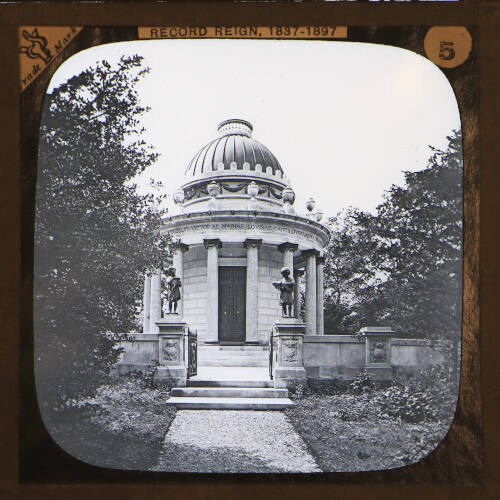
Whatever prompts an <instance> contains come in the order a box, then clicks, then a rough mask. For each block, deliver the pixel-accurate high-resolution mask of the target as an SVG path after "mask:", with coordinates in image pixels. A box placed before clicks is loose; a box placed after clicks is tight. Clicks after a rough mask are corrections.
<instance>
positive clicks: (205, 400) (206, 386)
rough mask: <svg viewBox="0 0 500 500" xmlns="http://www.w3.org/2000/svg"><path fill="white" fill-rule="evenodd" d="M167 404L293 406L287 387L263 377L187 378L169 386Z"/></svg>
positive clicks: (197, 407)
mask: <svg viewBox="0 0 500 500" xmlns="http://www.w3.org/2000/svg"><path fill="white" fill-rule="evenodd" d="M167 404H170V405H174V406H175V407H176V408H178V409H182V410H284V409H285V408H288V407H289V406H293V403H292V401H291V400H290V398H289V397H288V390H287V389H274V387H273V382H272V381H270V380H269V381H263V380H256V381H252V380H235V381H228V380H222V381H218V380H199V381H195V380H188V386H187V387H176V388H174V389H172V396H171V397H170V399H169V400H167Z"/></svg>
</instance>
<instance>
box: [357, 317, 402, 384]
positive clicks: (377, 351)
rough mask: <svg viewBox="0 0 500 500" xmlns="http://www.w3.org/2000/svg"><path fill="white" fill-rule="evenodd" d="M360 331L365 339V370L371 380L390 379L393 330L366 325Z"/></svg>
mask: <svg viewBox="0 0 500 500" xmlns="http://www.w3.org/2000/svg"><path fill="white" fill-rule="evenodd" d="M360 333H361V334H362V335H363V336H364V337H365V339H366V368H365V372H366V373H368V374H369V375H370V378H371V379H372V380H381V381H391V380H392V364H391V339H392V336H393V334H394V332H393V331H392V329H391V328H388V327H379V326H367V327H364V328H362V329H361V332H360Z"/></svg>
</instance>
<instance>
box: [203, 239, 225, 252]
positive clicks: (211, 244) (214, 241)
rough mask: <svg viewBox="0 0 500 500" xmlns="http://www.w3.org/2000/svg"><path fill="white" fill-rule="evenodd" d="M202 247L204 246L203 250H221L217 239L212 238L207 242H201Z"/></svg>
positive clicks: (220, 244)
mask: <svg viewBox="0 0 500 500" xmlns="http://www.w3.org/2000/svg"><path fill="white" fill-rule="evenodd" d="M203 245H205V248H206V249H207V250H208V249H209V248H210V247H217V248H222V242H221V240H219V238H212V239H208V240H205V239H204V240H203Z"/></svg>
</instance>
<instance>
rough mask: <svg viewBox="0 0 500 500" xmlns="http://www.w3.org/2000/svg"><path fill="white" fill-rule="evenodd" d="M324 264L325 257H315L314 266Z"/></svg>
mask: <svg viewBox="0 0 500 500" xmlns="http://www.w3.org/2000/svg"><path fill="white" fill-rule="evenodd" d="M324 263H325V257H324V256H323V257H316V264H324Z"/></svg>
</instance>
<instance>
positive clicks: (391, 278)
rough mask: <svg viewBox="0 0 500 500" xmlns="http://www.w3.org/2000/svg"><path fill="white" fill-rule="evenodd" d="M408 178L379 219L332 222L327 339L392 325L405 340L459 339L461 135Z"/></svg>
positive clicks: (345, 217)
mask: <svg viewBox="0 0 500 500" xmlns="http://www.w3.org/2000/svg"><path fill="white" fill-rule="evenodd" d="M448 140H449V146H448V149H447V150H446V151H440V150H435V149H433V153H432V156H431V158H430V159H429V163H428V166H427V168H426V169H424V170H422V171H420V172H405V180H406V182H405V185H404V186H403V187H398V186H392V188H391V189H390V190H389V191H388V192H387V193H386V195H385V200H384V203H383V204H382V205H381V206H379V207H378V211H377V214H376V215H371V214H368V213H364V212H361V211H359V210H356V209H349V210H347V211H345V212H342V213H340V214H339V215H338V216H337V217H333V218H331V219H330V220H329V221H328V225H329V227H330V229H331V231H332V235H333V236H332V239H331V242H330V245H329V247H328V249H327V252H326V257H327V259H326V265H325V291H326V297H325V298H326V301H325V325H326V331H327V332H328V333H344V334H347V333H351V334H352V333H355V332H356V331H358V330H359V329H360V328H361V327H362V326H369V325H383V326H391V327H392V328H393V329H394V330H395V331H396V332H397V333H398V335H400V336H404V337H410V338H411V337H425V338H439V339H456V338H457V337H458V336H459V334H460V328H461V291H462V290H461V286H462V217H463V215H462V212H463V210H462V207H463V206H462V137H461V133H460V132H455V133H454V134H453V135H452V136H451V137H449V138H448Z"/></svg>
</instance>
